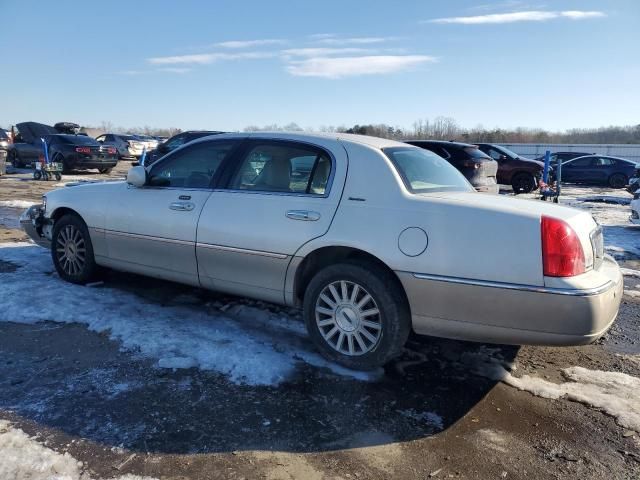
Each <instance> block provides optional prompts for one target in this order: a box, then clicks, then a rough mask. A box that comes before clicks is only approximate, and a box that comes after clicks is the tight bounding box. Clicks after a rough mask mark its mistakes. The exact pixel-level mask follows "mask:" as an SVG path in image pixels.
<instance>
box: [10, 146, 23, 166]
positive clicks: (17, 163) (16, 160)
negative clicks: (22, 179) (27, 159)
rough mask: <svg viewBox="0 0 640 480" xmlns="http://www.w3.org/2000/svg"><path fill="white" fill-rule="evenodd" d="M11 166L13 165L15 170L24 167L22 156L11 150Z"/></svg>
mask: <svg viewBox="0 0 640 480" xmlns="http://www.w3.org/2000/svg"><path fill="white" fill-rule="evenodd" d="M11 165H13V168H22V167H24V165H23V164H22V161H21V160H20V154H19V153H18V152H16V151H15V150H11Z"/></svg>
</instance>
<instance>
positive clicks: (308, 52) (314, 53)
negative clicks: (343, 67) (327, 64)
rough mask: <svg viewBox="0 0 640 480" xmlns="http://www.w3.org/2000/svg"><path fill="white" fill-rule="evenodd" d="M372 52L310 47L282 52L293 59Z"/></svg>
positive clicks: (364, 49) (353, 48)
mask: <svg viewBox="0 0 640 480" xmlns="http://www.w3.org/2000/svg"><path fill="white" fill-rule="evenodd" d="M370 51H371V50H368V49H366V48H356V47H351V48H349V47H347V48H327V47H309V48H289V49H287V50H282V54H283V55H289V56H292V57H326V56H331V55H353V54H356V53H368V52H370Z"/></svg>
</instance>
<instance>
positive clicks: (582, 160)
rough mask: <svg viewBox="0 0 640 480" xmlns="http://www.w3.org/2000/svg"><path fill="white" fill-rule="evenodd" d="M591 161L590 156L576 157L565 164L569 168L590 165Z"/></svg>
mask: <svg viewBox="0 0 640 480" xmlns="http://www.w3.org/2000/svg"><path fill="white" fill-rule="evenodd" d="M592 162H593V159H592V158H591V157H585V158H578V159H576V160H571V161H569V162H567V164H566V166H567V167H569V168H580V167H590V166H591V164H592Z"/></svg>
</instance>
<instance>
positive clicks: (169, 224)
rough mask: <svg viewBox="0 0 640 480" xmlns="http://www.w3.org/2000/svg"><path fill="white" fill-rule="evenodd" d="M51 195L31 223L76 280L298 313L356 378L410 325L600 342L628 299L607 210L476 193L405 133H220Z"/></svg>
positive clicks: (60, 267)
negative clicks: (400, 136)
mask: <svg viewBox="0 0 640 480" xmlns="http://www.w3.org/2000/svg"><path fill="white" fill-rule="evenodd" d="M44 200H45V203H44V204H43V205H40V206H35V207H32V208H30V209H29V210H27V212H25V214H24V215H23V216H22V218H21V222H22V224H23V226H24V228H25V229H26V231H27V232H28V233H29V235H30V236H31V237H32V238H33V239H34V241H36V242H37V243H39V244H41V245H43V246H47V247H49V248H51V253H52V258H53V263H54V265H55V267H56V270H57V271H58V274H59V275H60V276H61V277H62V278H63V279H65V280H68V281H70V282H74V283H85V282H88V281H90V280H91V279H92V278H93V277H94V275H95V274H96V273H97V267H98V266H103V267H110V268H114V269H118V270H124V271H129V272H136V273H141V274H145V275H150V276H154V277H159V278H165V279H168V280H173V281H177V282H182V283H186V284H190V285H194V286H199V287H204V288H208V289H213V290H219V291H224V292H229V293H233V294H238V295H245V296H250V297H254V298H257V299H262V300H266V301H270V302H275V303H280V304H287V305H292V306H300V307H302V309H303V312H304V313H303V315H304V319H305V322H306V326H307V329H308V331H309V335H310V337H311V339H312V340H313V341H314V342H315V344H316V346H317V347H318V349H319V350H320V351H321V352H322V353H323V354H324V355H325V356H326V357H328V358H329V359H332V360H335V361H337V362H340V363H342V364H343V365H346V366H348V367H351V368H358V369H367V368H373V367H376V366H379V365H381V364H384V363H385V362H387V361H388V360H389V359H391V358H392V357H394V356H396V355H398V354H399V353H400V352H401V350H402V348H403V345H404V343H405V341H406V339H407V336H408V335H409V332H410V331H411V330H412V329H413V330H414V331H415V332H417V333H418V334H425V335H436V336H442V337H449V338H458V339H465V340H476V341H488V342H496V343H510V344H524V343H528V344H544V345H573V344H585V343H589V342H592V341H594V340H595V339H597V338H598V337H600V336H601V335H602V334H603V333H604V332H605V331H606V330H607V329H608V328H609V327H610V326H611V324H612V323H613V321H614V319H615V318H616V315H617V312H618V306H619V304H620V299H621V298H622V286H623V284H622V276H621V274H620V269H619V268H618V265H617V264H616V262H615V261H614V260H613V259H612V258H611V257H608V256H605V255H604V252H603V240H602V231H601V230H600V228H599V227H598V225H597V224H596V223H595V221H594V220H593V218H592V217H591V215H589V214H588V213H586V212H583V211H581V210H576V209H571V208H566V207H561V206H557V205H552V204H549V203H546V202H539V201H533V200H519V199H514V198H507V197H504V196H497V195H486V194H481V193H476V192H475V191H474V189H473V188H472V186H471V185H470V184H469V182H468V181H467V180H466V179H465V178H464V177H463V176H462V174H461V173H460V172H458V171H457V170H456V169H455V168H454V167H453V166H451V164H449V163H448V162H447V161H445V160H444V159H442V158H441V157H439V156H437V155H435V154H433V153H431V152H429V151H426V150H423V149H420V148H417V147H414V146H410V145H407V144H403V143H398V142H394V141H391V140H384V139H377V138H372V137H361V136H354V135H344V134H331V135H330V134H327V135H304V134H289V133H275V134H272V133H251V134H249V133H243V134H224V135H216V136H211V137H205V138H202V139H200V140H196V141H193V142H191V143H189V144H187V145H185V146H184V147H182V148H179V149H177V150H175V151H173V152H171V153H169V154H168V155H166V156H164V157H163V158H161V159H160V160H159V161H158V162H157V163H155V164H153V165H152V166H150V167H148V168H145V167H142V166H137V167H133V168H132V169H131V170H130V171H129V173H128V176H127V181H126V182H124V181H123V182H106V183H93V184H89V185H80V186H73V187H67V188H62V189H58V190H54V191H52V192H49V193H48V194H47V195H46V197H45V198H44ZM176 321H177V322H179V321H180V319H176ZM239 348H241V346H239Z"/></svg>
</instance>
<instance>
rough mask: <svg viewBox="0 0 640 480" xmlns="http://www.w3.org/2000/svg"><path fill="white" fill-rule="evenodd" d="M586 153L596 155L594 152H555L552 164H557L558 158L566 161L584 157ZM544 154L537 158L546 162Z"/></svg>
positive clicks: (552, 156) (552, 155)
mask: <svg viewBox="0 0 640 480" xmlns="http://www.w3.org/2000/svg"><path fill="white" fill-rule="evenodd" d="M586 155H595V153H593V152H553V153H552V154H551V165H556V164H557V163H558V160H560V161H561V162H563V163H564V162H566V161H567V160H573V159H574V158H578V157H584V156H586ZM544 157H545V156H544V155H541V156H539V157H537V158H536V160H538V161H539V162H544Z"/></svg>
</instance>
